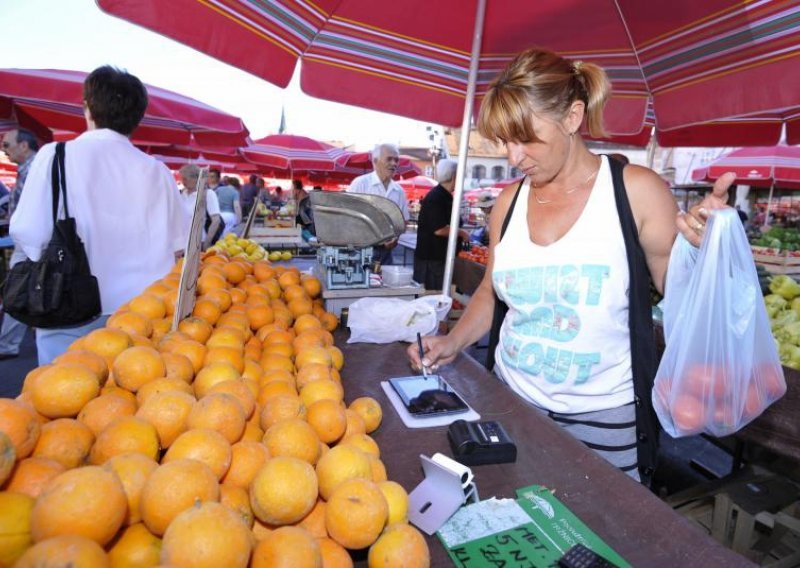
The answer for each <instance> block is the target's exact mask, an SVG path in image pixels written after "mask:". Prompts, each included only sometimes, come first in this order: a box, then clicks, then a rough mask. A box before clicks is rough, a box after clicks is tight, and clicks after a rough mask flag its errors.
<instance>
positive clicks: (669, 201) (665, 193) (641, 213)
mask: <svg viewBox="0 0 800 568" xmlns="http://www.w3.org/2000/svg"><path fill="white" fill-rule="evenodd" d="M622 172H623V180H624V181H625V191H626V192H627V194H628V200H629V201H630V204H631V209H632V211H633V214H634V216H635V217H636V218H637V220H639V221H641V220H642V219H643V218H645V217H648V216H650V215H662V214H663V215H670V216H672V215H674V212H675V208H676V205H675V200H674V198H673V197H672V192H670V190H669V186H668V185H667V182H665V181H664V179H663V178H662V177H661V176H659V175H658V174H657V173H656V172H654V171H653V170H651V169H650V168H646V167H644V166H638V165H636V164H628V165H626V166H625V169H624V170H623V171H622Z"/></svg>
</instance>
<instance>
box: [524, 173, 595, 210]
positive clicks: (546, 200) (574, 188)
mask: <svg viewBox="0 0 800 568" xmlns="http://www.w3.org/2000/svg"><path fill="white" fill-rule="evenodd" d="M599 171H600V166H598V167H597V169H596V170H595V171H593V172H592V173H590V174H589V176H588V177H587V178H586V179H585V180H583V181H582V182H581V183H579V184H578V185H576V186H574V187H571V188H570V189H568V190H567V191H565V192H563V195H569V194H570V193H575V192H576V191H578V190H579V189H580V188H581V187H583V186H584V185H586V184H587V183H589V181H590V180H591V179H592V178H594V176H596V175H597V172H599ZM536 189H537V188H536V186H535V185H531V193H533V198H534V199H535V200H536V203H538V204H539V205H547V204H548V203H552V202H553V200H552V199H539V196H538V195H536Z"/></svg>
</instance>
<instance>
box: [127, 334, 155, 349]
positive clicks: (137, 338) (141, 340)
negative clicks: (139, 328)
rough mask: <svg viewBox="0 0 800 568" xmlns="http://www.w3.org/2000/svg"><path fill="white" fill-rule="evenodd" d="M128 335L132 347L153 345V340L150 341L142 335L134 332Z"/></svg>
mask: <svg viewBox="0 0 800 568" xmlns="http://www.w3.org/2000/svg"><path fill="white" fill-rule="evenodd" d="M130 336H131V344H132V345H133V346H134V347H152V346H153V342H152V341H150V340H149V339H148V338H147V337H145V336H144V335H136V334H134V333H132V334H130Z"/></svg>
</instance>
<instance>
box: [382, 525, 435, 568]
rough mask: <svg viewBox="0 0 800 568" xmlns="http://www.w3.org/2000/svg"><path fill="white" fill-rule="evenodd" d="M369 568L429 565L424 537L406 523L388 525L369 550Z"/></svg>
mask: <svg viewBox="0 0 800 568" xmlns="http://www.w3.org/2000/svg"><path fill="white" fill-rule="evenodd" d="M367 561H368V562H369V566H370V568H399V567H401V566H418V567H419V568H428V567H429V566H430V565H431V557H430V550H429V549H428V543H427V542H425V537H423V536H422V534H421V533H420V532H419V531H418V530H417V529H415V528H414V527H412V526H411V525H409V524H406V523H395V524H390V525H389V526H387V527H386V529H385V530H384V531H383V534H382V535H381V536H380V538H378V540H377V541H376V542H375V544H373V545H372V547H371V548H370V549H369V555H368V557H367Z"/></svg>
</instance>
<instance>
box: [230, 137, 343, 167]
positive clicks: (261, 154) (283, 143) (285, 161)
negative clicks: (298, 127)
mask: <svg viewBox="0 0 800 568" xmlns="http://www.w3.org/2000/svg"><path fill="white" fill-rule="evenodd" d="M241 152H242V155H244V156H245V157H246V158H247V159H248V160H250V161H251V162H253V163H254V164H259V165H262V166H267V167H270V168H275V169H281V170H288V171H289V172H290V174H291V173H302V172H306V171H332V170H335V169H336V160H337V159H339V158H340V157H342V156H343V155H344V154H345V151H344V150H342V149H341V148H337V147H335V146H332V145H330V144H326V143H325V142H320V141H318V140H314V139H313V138H308V137H306V136H296V135H293V134H273V135H271V136H267V137H265V138H261V139H259V140H256V141H254V142H252V143H251V144H249V145H247V146H244V147H243V148H242V149H241Z"/></svg>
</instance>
